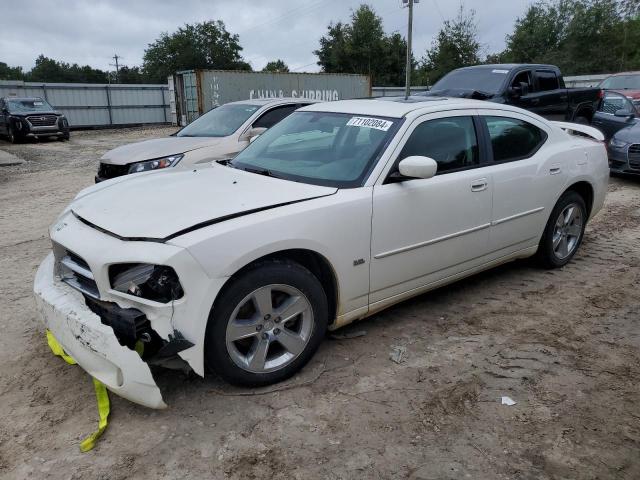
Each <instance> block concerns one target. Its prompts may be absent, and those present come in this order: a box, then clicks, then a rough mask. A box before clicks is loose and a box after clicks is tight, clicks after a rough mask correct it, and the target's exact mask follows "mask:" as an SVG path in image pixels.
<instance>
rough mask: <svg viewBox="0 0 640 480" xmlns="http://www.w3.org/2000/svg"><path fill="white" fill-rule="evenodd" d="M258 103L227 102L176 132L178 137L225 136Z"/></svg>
mask: <svg viewBox="0 0 640 480" xmlns="http://www.w3.org/2000/svg"><path fill="white" fill-rule="evenodd" d="M259 108H260V105H247V104H245V103H228V104H226V105H222V106H221V107H218V108H214V109H213V110H209V111H208V112H207V113H205V114H204V115H202V116H201V117H198V118H197V119H196V120H194V121H193V122H191V123H190V124H189V125H187V126H186V127H184V128H183V129H182V130H180V131H179V132H178V137H227V136H229V135H231V134H232V133H233V132H235V131H236V130H238V128H240V127H241V126H242V124H243V123H244V122H246V121H247V119H248V118H249V117H250V116H251V115H253V114H254V112H255V111H256V110H258V109H259Z"/></svg>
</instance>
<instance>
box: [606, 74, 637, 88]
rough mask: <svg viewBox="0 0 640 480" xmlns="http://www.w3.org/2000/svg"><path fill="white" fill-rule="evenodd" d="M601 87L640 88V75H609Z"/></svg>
mask: <svg viewBox="0 0 640 480" xmlns="http://www.w3.org/2000/svg"><path fill="white" fill-rule="evenodd" d="M600 88H606V89H609V90H625V89H632V90H640V75H616V76H615V77H609V78H607V79H606V80H604V81H603V82H602V83H601V84H600Z"/></svg>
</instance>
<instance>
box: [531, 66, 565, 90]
mask: <svg viewBox="0 0 640 480" xmlns="http://www.w3.org/2000/svg"><path fill="white" fill-rule="evenodd" d="M536 78H537V79H538V90H540V91H541V92H545V91H548V90H557V89H558V88H560V83H559V82H558V77H557V76H556V73H555V72H553V71H551V70H536Z"/></svg>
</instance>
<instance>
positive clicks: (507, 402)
mask: <svg viewBox="0 0 640 480" xmlns="http://www.w3.org/2000/svg"><path fill="white" fill-rule="evenodd" d="M515 404H516V402H514V401H513V400H512V399H511V398H509V397H502V405H509V406H511V405H515Z"/></svg>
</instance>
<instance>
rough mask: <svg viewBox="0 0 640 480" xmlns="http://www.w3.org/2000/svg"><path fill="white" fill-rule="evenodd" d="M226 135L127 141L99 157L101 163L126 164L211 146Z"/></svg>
mask: <svg viewBox="0 0 640 480" xmlns="http://www.w3.org/2000/svg"><path fill="white" fill-rule="evenodd" d="M224 138H227V137H166V138H154V139H152V140H145V141H144V142H136V143H129V144H128V145H122V146H120V147H117V148H114V149H113V150H109V151H108V152H107V153H105V154H104V155H103V156H102V158H101V159H100V161H101V162H103V163H109V164H112V165H126V164H128V163H133V162H141V161H143V160H151V159H154V158H161V157H166V156H168V155H177V154H180V153H185V152H189V151H191V150H195V149H197V148H203V147H212V146H215V145H217V144H219V143H220V142H221V141H222V140H223V139H224Z"/></svg>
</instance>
